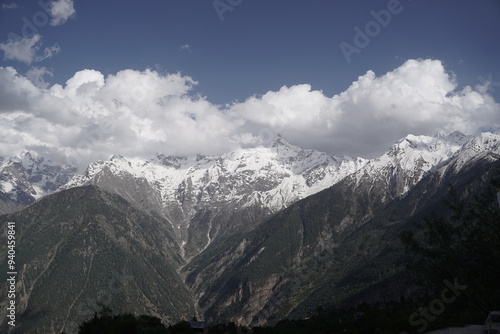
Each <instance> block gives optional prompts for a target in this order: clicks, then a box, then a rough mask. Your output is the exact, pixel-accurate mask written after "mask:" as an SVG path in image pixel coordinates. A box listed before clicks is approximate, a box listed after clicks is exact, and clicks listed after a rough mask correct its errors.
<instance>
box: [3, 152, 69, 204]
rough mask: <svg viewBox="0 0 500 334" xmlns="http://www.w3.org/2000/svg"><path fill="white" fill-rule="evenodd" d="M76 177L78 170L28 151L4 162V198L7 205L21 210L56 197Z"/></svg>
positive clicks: (5, 159) (4, 159)
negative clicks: (50, 196) (52, 196)
mask: <svg viewBox="0 0 500 334" xmlns="http://www.w3.org/2000/svg"><path fill="white" fill-rule="evenodd" d="M76 173H77V169H76V168H74V167H71V166H67V165H65V166H61V165H58V164H57V163H54V162H52V161H50V160H47V159H45V158H44V157H41V156H39V155H38V154H36V153H34V152H28V151H24V152H22V153H21V154H19V155H17V156H15V157H12V158H2V159H0V194H2V197H3V200H4V202H5V201H10V202H11V204H12V205H13V207H12V208H14V207H17V208H20V207H23V206H26V205H29V204H31V203H33V202H34V201H35V200H37V199H39V198H41V197H43V196H45V195H48V194H51V193H53V192H54V191H56V190H57V189H58V188H59V187H61V186H62V185H64V184H66V183H67V182H68V181H69V180H70V179H71V178H72V177H73V176H74V175H75V174H76ZM2 211H4V212H7V211H9V210H1V211H0V212H2Z"/></svg>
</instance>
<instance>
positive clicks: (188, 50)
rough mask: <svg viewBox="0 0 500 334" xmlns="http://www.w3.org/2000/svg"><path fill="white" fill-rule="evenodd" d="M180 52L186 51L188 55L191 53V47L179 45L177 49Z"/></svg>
mask: <svg viewBox="0 0 500 334" xmlns="http://www.w3.org/2000/svg"><path fill="white" fill-rule="evenodd" d="M179 50H180V51H187V52H188V53H193V47H192V46H191V45H189V44H184V45H181V47H180V48H179Z"/></svg>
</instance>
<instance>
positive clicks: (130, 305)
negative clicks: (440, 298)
mask: <svg viewBox="0 0 500 334" xmlns="http://www.w3.org/2000/svg"><path fill="white" fill-rule="evenodd" d="M499 157H500V135H499V134H494V133H488V132H485V133H482V134H480V135H478V136H476V137H470V136H465V135H463V134H462V133H459V132H454V133H451V134H449V135H437V136H435V137H427V136H413V135H408V136H406V137H405V138H402V139H401V140H399V141H398V142H396V143H395V144H394V145H393V146H392V147H391V148H390V149H389V150H388V151H387V152H386V153H385V154H383V155H382V156H380V157H378V158H375V159H371V160H367V159H362V158H351V157H336V156H330V155H327V154H324V153H321V152H317V151H314V150H308V149H302V148H299V147H296V146H293V145H291V144H290V143H288V142H287V141H286V140H285V139H284V138H283V137H281V136H278V137H276V138H275V140H274V141H273V143H272V144H271V145H270V146H269V147H257V148H250V149H240V150H237V151H233V152H229V153H226V154H224V155H222V156H216V157H211V156H200V155H198V156H189V157H171V156H163V155H161V154H158V155H156V156H154V157H152V158H151V159H149V160H145V159H140V158H127V157H121V156H114V157H112V158H111V159H110V160H108V161H96V162H93V163H92V164H90V165H89V166H88V168H87V169H86V171H85V172H84V173H83V174H78V173H77V171H76V170H75V169H74V168H72V167H69V166H57V165H55V164H52V163H51V162H50V161H47V160H45V159H44V158H43V157H40V156H36V155H34V154H32V153H29V152H23V153H22V154H21V155H19V156H17V157H13V158H2V160H1V167H0V180H1V183H0V186H1V196H2V197H1V199H2V205H1V207H0V209H1V210H3V211H2V212H4V213H13V212H15V211H18V210H20V209H22V208H24V207H26V206H28V205H29V207H27V208H26V209H24V210H23V211H21V212H18V213H14V214H10V215H6V216H2V217H1V219H2V221H15V222H16V223H17V228H18V232H17V233H18V238H19V239H18V240H19V248H18V249H19V254H20V262H21V263H22V264H21V266H22V269H20V277H22V280H20V282H19V291H20V296H19V298H20V301H21V305H22V306H20V309H19V312H20V319H21V324H20V326H19V327H18V328H17V332H19V333H23V332H29V330H30V329H33V328H39V329H40V328H43V329H44V332H46V333H51V332H54V333H59V332H60V331H62V330H66V331H68V332H71V331H75V328H76V327H75V326H76V324H78V323H80V322H81V321H83V320H84V319H86V318H88V317H89V316H90V315H91V314H92V313H93V311H94V310H97V308H98V304H99V303H102V302H105V303H107V304H109V306H110V307H112V309H114V310H116V311H117V312H125V311H130V312H139V313H140V312H143V313H150V314H153V315H156V316H158V317H160V318H162V319H163V320H164V321H176V320H180V319H187V318H191V317H192V316H194V315H196V316H198V317H199V318H203V319H205V320H207V321H210V322H217V321H221V320H232V321H236V322H238V323H241V324H243V325H261V324H266V323H273V322H275V321H277V320H280V319H283V318H285V317H289V316H291V317H306V316H308V315H310V314H311V313H313V312H314V310H315V309H316V307H318V306H322V305H341V304H343V303H350V302H353V301H356V300H358V301H359V300H370V301H381V300H390V299H398V298H399V297H400V296H401V295H405V294H406V293H407V291H406V289H407V288H406V287H405V284H404V282H403V280H401V279H400V275H403V273H404V268H403V266H402V261H401V246H400V245H399V243H398V242H397V235H398V233H399V232H400V231H401V230H402V229H403V228H405V227H408V226H410V225H411V223H412V222H413V221H415V220H418V219H419V217H421V216H422V215H423V214H424V213H425V212H427V211H428V210H429V208H431V207H435V206H436V205H438V204H437V203H439V202H440V200H441V199H442V198H443V197H444V196H445V195H446V193H447V190H448V185H449V184H454V185H455V186H456V187H457V188H458V189H460V190H463V191H467V192H469V193H474V192H477V191H478V190H479V189H482V188H483V187H486V186H487V182H488V179H489V177H490V176H491V175H493V174H494V173H495V171H497V170H498V168H499V162H498V161H499ZM2 238H4V236H2ZM5 244H6V243H5V242H3V243H2V245H5ZM2 247H4V246H2ZM1 261H4V259H2V260H1ZM0 263H1V264H2V265H3V262H0ZM21 266H20V267H19V268H21ZM110 282H111V283H110ZM388 287H390V288H388ZM56 291H63V292H64V295H65V296H67V297H66V298H61V299H57V300H54V299H53V298H52V297H51V296H52V295H53V294H54V293H56ZM382 291H384V292H383V293H382ZM4 292H5V291H3V290H2V293H4ZM96 293H97V294H98V295H97V296H96ZM2 309H5V308H3V305H2ZM2 312H4V311H2ZM48 315H50V316H48ZM4 318H5V317H4Z"/></svg>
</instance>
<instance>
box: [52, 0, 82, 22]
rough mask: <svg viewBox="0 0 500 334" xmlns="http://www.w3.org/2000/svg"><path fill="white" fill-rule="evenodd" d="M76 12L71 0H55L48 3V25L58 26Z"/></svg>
mask: <svg viewBox="0 0 500 334" xmlns="http://www.w3.org/2000/svg"><path fill="white" fill-rule="evenodd" d="M75 13H76V10H75V7H74V3H73V0H56V1H53V2H51V4H50V15H51V16H52V20H51V21H50V25H53V26H58V25H61V24H64V23H65V22H66V21H67V20H68V19H69V18H70V17H71V16H73V15H74V14H75Z"/></svg>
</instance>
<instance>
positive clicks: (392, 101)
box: [231, 60, 500, 156]
mask: <svg viewBox="0 0 500 334" xmlns="http://www.w3.org/2000/svg"><path fill="white" fill-rule="evenodd" d="M456 87H457V84H456V82H455V78H454V77H453V76H452V75H450V74H449V73H447V72H446V71H445V69H444V67H443V65H442V63H441V62H440V61H437V60H409V61H407V62H405V63H404V64H403V65H401V66H400V67H399V68H397V69H395V70H394V71H392V72H389V73H387V74H385V75H382V76H379V77H377V76H376V75H375V73H373V72H372V71H368V72H367V73H366V74H365V75H363V76H360V77H359V78H358V80H357V81H355V82H353V83H352V85H351V86H350V87H349V88H348V89H347V90H346V91H344V92H342V93H341V94H338V95H335V96H333V97H332V98H328V97H325V96H324V95H323V94H322V93H321V92H320V91H312V90H311V87H310V86H309V85H300V86H293V87H290V88H288V87H283V88H282V89H281V90H280V91H278V92H269V93H267V94H265V95H263V96H262V97H261V98H255V97H253V98H250V99H248V100H247V101H245V102H243V103H240V104H236V105H234V106H232V108H231V110H232V111H233V112H235V113H236V114H238V115H240V116H241V117H242V118H245V119H246V120H248V121H249V122H250V123H253V124H254V127H255V125H257V126H263V127H268V128H270V129H271V130H272V131H274V132H280V133H281V134H282V135H284V136H285V137H286V138H288V139H289V140H291V141H292V142H297V143H302V144H303V145H307V146H309V147H315V148H318V149H322V150H326V151H330V152H333V153H337V154H350V155H363V156H373V155H375V154H379V153H381V152H382V151H384V150H386V149H387V148H388V147H389V146H390V145H391V144H392V143H393V142H394V141H396V140H398V139H399V138H401V137H403V136H405V135H407V134H408V133H413V134H417V135H418V134H426V135H432V134H434V133H436V132H437V131H443V132H450V131H453V130H459V131H462V132H465V133H477V132H479V131H481V130H488V129H498V128H499V127H500V108H499V105H498V104H497V103H495V102H494V101H493V99H492V98H491V96H489V95H487V94H484V93H480V92H478V91H474V90H472V89H471V88H470V87H468V88H466V89H464V90H462V91H456Z"/></svg>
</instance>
